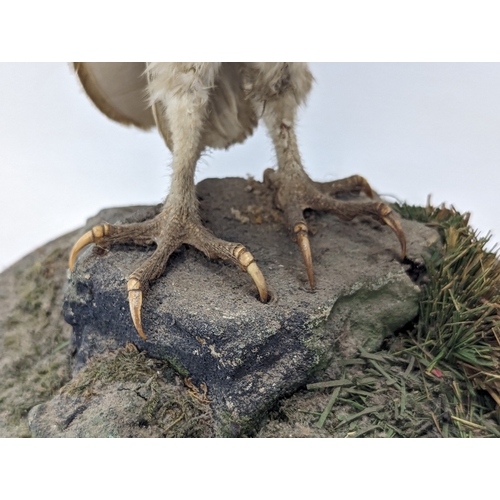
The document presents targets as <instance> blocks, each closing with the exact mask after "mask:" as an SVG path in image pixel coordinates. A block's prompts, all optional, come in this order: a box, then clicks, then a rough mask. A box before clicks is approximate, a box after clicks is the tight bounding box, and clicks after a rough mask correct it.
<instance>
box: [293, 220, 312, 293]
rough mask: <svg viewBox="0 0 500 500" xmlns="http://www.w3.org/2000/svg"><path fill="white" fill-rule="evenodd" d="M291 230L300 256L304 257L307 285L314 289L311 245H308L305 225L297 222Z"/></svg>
mask: <svg viewBox="0 0 500 500" xmlns="http://www.w3.org/2000/svg"><path fill="white" fill-rule="evenodd" d="M293 232H294V234H295V237H296V239H297V244H298V245H299V248H300V253H301V254H302V258H303V259H304V265H305V266H306V272H307V277H308V278H309V285H310V286H311V290H314V288H315V286H316V283H315V280H314V270H313V263H312V254H311V246H310V245H309V236H308V235H307V226H306V225H305V224H303V223H299V224H297V225H296V226H295V227H294V228H293Z"/></svg>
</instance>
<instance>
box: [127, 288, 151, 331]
mask: <svg viewBox="0 0 500 500" xmlns="http://www.w3.org/2000/svg"><path fill="white" fill-rule="evenodd" d="M127 290H128V303H129V307H130V315H131V316H132V321H133V323H134V326H135V329H136V330H137V333H138V334H139V335H140V336H141V337H142V338H143V339H144V340H147V337H146V335H145V334H144V331H143V329H142V322H141V307H142V290H141V282H140V281H139V280H138V279H136V278H130V279H129V280H128V283H127Z"/></svg>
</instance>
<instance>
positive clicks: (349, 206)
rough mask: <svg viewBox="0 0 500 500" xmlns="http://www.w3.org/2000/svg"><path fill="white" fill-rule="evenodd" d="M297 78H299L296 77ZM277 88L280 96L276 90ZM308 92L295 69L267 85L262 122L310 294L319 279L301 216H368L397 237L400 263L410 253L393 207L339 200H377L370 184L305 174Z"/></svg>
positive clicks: (278, 198)
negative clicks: (301, 119) (301, 143)
mask: <svg viewBox="0 0 500 500" xmlns="http://www.w3.org/2000/svg"><path fill="white" fill-rule="evenodd" d="M295 74H296V73H295ZM276 88H279V92H276V91H275V89H276ZM307 92H308V86H307V82H305V83H304V81H303V80H302V81H301V79H300V77H299V78H294V71H293V68H290V69H289V70H288V71H287V70H286V68H285V70H284V71H283V77H282V81H281V84H276V83H274V85H273V87H271V86H269V92H268V95H267V96H266V95H265V93H263V92H261V95H262V94H264V99H265V106H264V111H263V118H264V122H265V124H266V126H267V128H268V130H269V133H270V135H271V138H272V140H273V143H274V147H275V150H276V157H277V161H278V169H277V171H274V170H272V169H268V170H266V172H265V173H264V180H265V181H266V183H267V184H268V185H269V186H270V187H271V188H272V189H273V190H274V191H275V198H274V199H275V204H276V205H277V207H278V208H279V209H281V210H282V211H283V213H284V216H285V222H286V225H287V226H288V229H289V231H290V233H291V236H292V238H293V239H294V241H296V242H297V244H298V245H299V248H300V251H301V253H302V257H303V260H304V264H305V267H306V271H307V276H308V279H309V283H310V286H311V288H312V289H314V287H315V279H314V272H313V265H312V256H311V248H310V244H309V237H308V227H307V224H306V221H305V219H304V214H303V211H304V210H305V209H307V208H311V209H313V210H323V211H329V212H333V213H334V214H335V215H337V216H338V217H339V218H341V219H343V220H352V219H353V218H354V217H356V216H359V215H368V216H370V217H372V218H373V219H375V220H377V221H379V222H380V223H382V224H387V225H388V226H389V227H390V228H391V229H392V230H393V231H394V233H395V234H396V236H397V238H398V240H399V243H400V245H401V254H402V258H404V257H405V254H406V240H405V235H404V232H403V229H402V228H401V224H400V222H399V219H398V218H397V217H396V215H395V214H394V213H393V211H392V210H391V208H389V207H388V206H387V205H386V204H384V203H382V202H379V201H369V202H359V203H358V202H356V203H350V202H348V201H344V200H338V199H336V198H335V196H336V195H338V194H342V193H360V192H364V193H365V194H366V195H367V196H368V197H369V198H373V192H372V189H371V188H370V186H369V184H368V182H367V181H366V180H365V179H364V178H363V177H361V176H358V175H355V176H352V177H349V178H347V179H341V180H338V181H334V182H327V183H319V182H313V181H312V180H311V179H310V178H309V177H308V175H307V174H306V173H305V171H304V169H303V167H302V161H301V158H300V153H299V149H298V145H297V138H296V135H295V125H294V124H295V115H296V110H297V108H298V105H299V104H300V103H301V102H302V101H303V100H304V98H305V96H306V94H307Z"/></svg>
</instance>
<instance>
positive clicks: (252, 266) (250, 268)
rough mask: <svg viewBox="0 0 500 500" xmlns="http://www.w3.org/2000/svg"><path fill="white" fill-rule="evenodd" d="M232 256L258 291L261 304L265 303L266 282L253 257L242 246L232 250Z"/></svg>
mask: <svg viewBox="0 0 500 500" xmlns="http://www.w3.org/2000/svg"><path fill="white" fill-rule="evenodd" d="M233 254H234V256H235V257H236V259H237V260H238V263H239V264H240V266H241V267H242V269H243V271H246V272H247V273H248V274H249V275H250V276H251V278H252V279H253V282H254V283H255V286H256V287H257V290H258V291H259V296H260V300H261V302H267V298H268V291H267V284H266V280H265V279H264V275H263V274H262V272H261V271H260V269H259V266H258V265H257V263H256V262H255V260H254V258H253V255H252V254H251V253H250V252H249V251H248V250H247V249H246V248H245V247H244V246H243V245H240V246H237V247H236V248H235V249H234V252H233Z"/></svg>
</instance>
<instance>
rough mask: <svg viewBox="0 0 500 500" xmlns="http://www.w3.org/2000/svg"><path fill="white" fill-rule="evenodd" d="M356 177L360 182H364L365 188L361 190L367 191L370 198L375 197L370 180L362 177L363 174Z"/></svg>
mask: <svg viewBox="0 0 500 500" xmlns="http://www.w3.org/2000/svg"><path fill="white" fill-rule="evenodd" d="M354 177H355V178H356V180H357V182H358V183H359V184H362V186H363V188H362V189H361V191H362V192H363V193H365V194H366V196H368V198H372V199H373V189H372V187H371V186H370V184H368V181H367V180H366V179H365V178H364V177H362V176H361V175H356V176H354Z"/></svg>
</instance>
